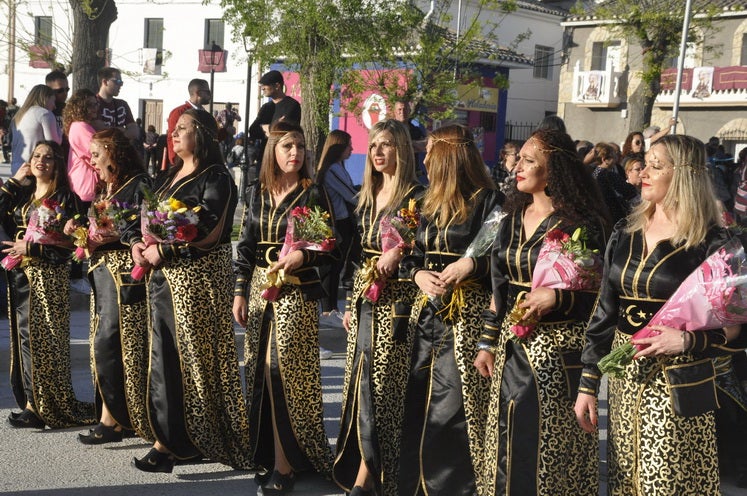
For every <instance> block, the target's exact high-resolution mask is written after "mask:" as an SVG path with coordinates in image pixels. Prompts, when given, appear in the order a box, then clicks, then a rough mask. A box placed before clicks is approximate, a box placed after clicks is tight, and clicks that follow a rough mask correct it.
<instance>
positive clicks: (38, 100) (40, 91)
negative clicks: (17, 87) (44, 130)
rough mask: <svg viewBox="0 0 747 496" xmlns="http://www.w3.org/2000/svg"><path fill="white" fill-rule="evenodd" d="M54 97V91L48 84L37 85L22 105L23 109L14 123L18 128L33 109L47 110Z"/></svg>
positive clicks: (14, 119)
mask: <svg viewBox="0 0 747 496" xmlns="http://www.w3.org/2000/svg"><path fill="white" fill-rule="evenodd" d="M52 96H54V90H53V89H52V88H50V87H49V86H47V85H46V84H37V85H36V86H34V87H33V88H31V91H30V92H29V95H28V96H27V97H26V100H25V101H24V102H23V105H21V108H20V109H18V112H17V113H16V115H15V117H13V122H14V123H15V124H16V127H18V126H19V125H20V124H21V119H23V116H24V115H25V114H26V112H27V111H28V109H30V108H31V107H41V108H47V100H49V98H50V97H52Z"/></svg>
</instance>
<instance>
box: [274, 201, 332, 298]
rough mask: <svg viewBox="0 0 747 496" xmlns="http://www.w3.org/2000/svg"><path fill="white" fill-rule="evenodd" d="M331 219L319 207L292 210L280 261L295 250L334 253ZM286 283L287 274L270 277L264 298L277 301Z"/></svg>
mask: <svg viewBox="0 0 747 496" xmlns="http://www.w3.org/2000/svg"><path fill="white" fill-rule="evenodd" d="M329 218H330V216H329V213H328V212H326V211H324V210H322V209H321V208H320V207H319V206H318V205H317V206H314V208H309V207H306V206H303V207H296V208H294V209H293V210H291V213H290V215H288V227H287V228H286V229H285V239H284V240H283V247H282V248H281V249H280V253H279V254H278V260H279V259H281V258H283V257H284V256H286V255H287V254H288V253H290V252H292V251H294V250H301V249H304V250H313V251H321V252H329V251H332V250H333V249H334V248H335V241H336V239H335V236H334V232H333V231H332V227H331V226H330V225H329ZM289 277H290V276H289ZM284 282H290V281H289V280H288V279H287V278H286V276H285V274H277V273H273V274H271V275H269V277H268V283H267V284H266V285H265V287H264V289H263V290H262V298H264V299H265V300H268V301H275V300H277V298H278V296H280V288H281V287H282V285H283V283H284Z"/></svg>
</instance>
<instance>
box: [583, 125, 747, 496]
mask: <svg viewBox="0 0 747 496" xmlns="http://www.w3.org/2000/svg"><path fill="white" fill-rule="evenodd" d="M705 164H706V155H705V147H704V145H703V143H701V142H700V141H699V140H697V139H695V138H692V137H690V136H683V135H669V136H665V137H663V138H660V139H659V140H657V141H655V142H654V143H653V145H652V146H651V148H650V149H649V151H648V152H647V153H646V162H645V168H644V169H643V170H642V171H641V173H640V175H641V179H642V188H641V203H640V205H638V206H637V207H636V208H635V209H634V210H633V212H632V213H631V214H630V215H629V216H628V217H627V218H626V219H623V220H622V221H620V222H619V223H618V225H617V226H616V229H615V231H614V232H613V234H612V237H611V239H610V242H609V244H608V245H607V251H606V255H605V263H604V275H603V279H602V285H601V287H602V290H601V293H600V297H599V300H598V303H597V306H596V309H595V312H594V314H593V317H592V319H591V321H590V324H589V326H588V329H587V331H586V339H587V344H586V347H585V349H584V353H583V356H582V362H583V364H584V369H583V373H582V377H581V385H580V387H579V394H578V397H577V400H576V406H575V412H576V417H577V420H578V423H579V424H580V425H581V427H582V428H583V429H584V430H585V431H587V432H590V433H591V432H595V431H596V427H597V399H596V395H597V393H598V388H599V382H600V380H601V374H600V372H599V369H598V368H597V364H598V363H599V360H600V359H601V358H602V357H604V356H605V355H606V354H607V353H609V351H610V349H611V348H612V347H614V346H619V345H621V344H623V343H625V342H628V341H629V340H630V336H631V335H632V334H634V333H635V332H637V331H638V330H639V329H641V328H642V327H644V326H646V324H647V323H648V321H649V320H650V319H651V318H652V316H653V315H654V314H655V313H656V312H657V310H658V309H659V308H660V307H661V306H662V305H663V304H664V302H665V301H666V300H667V299H668V298H669V297H670V296H671V295H672V293H674V291H675V290H676V289H677V288H678V287H679V285H680V283H681V282H682V281H683V280H684V279H685V278H686V277H687V276H688V275H689V274H690V273H691V272H692V271H693V270H695V269H696V268H697V267H698V266H699V265H700V264H701V263H702V262H703V261H704V260H705V259H706V258H707V257H708V256H709V255H710V254H711V253H712V252H714V251H715V250H716V249H718V248H719V247H720V246H722V245H723V244H724V243H725V241H726V240H727V236H728V233H727V231H726V230H725V229H723V228H722V227H720V226H719V219H720V216H721V215H720V209H719V206H718V204H717V202H716V199H715V198H714V195H713V191H712V188H711V185H710V180H709V179H708V171H707V169H706V165H705ZM652 328H653V329H655V330H657V331H659V334H658V335H655V336H652V337H648V338H644V339H637V340H636V341H634V342H633V344H640V345H648V347H646V348H645V349H643V350H642V351H639V352H638V353H637V354H636V357H635V358H636V359H635V360H633V361H632V362H631V363H630V364H628V365H626V366H625V368H624V370H623V371H622V376H621V377H619V378H618V377H610V378H609V386H608V387H609V389H608V394H609V398H608V405H609V417H608V419H609V427H608V455H607V463H608V473H609V475H608V482H607V484H608V491H609V494H610V495H611V496H618V495H619V496H622V495H626V496H629V495H648V494H677V495H679V496H686V495H693V496H695V495H698V496H705V495H713V496H715V495H718V494H719V469H718V457H717V452H716V436H715V434H716V431H715V426H714V414H713V411H709V410H712V409H715V408H716V407H717V405H716V399H715V386H713V387H712V388H704V389H701V390H700V391H701V392H702V391H703V390H706V391H707V390H708V389H711V393H712V394H710V397H709V395H697V394H694V393H695V390H694V389H692V388H687V387H685V388H672V387H670V386H669V381H670V380H673V378H674V375H677V374H683V373H684V374H690V375H692V376H693V377H691V379H690V380H689V381H688V382H696V383H701V384H702V383H707V382H709V381H710V382H711V384H712V381H713V365H712V363H711V360H710V359H709V358H708V357H709V356H713V355H716V354H720V353H728V352H729V351H730V350H729V347H730V346H733V345H734V344H735V343H736V341H735V342H734V343H731V344H730V343H729V342H730V341H732V340H734V339H736V338H737V337H738V336H740V328H739V327H728V328H723V329H713V330H708V331H700V332H697V333H690V332H684V331H680V330H678V329H674V328H671V327H666V326H652ZM741 340H742V339H741V336H740V341H741ZM672 374H674V375H672ZM675 389H677V390H676V391H675ZM680 393H681V394H683V395H684V396H685V398H684V402H683V403H678V402H677V401H676V400H677V398H678V397H679V395H680ZM675 403H678V404H677V405H675ZM675 406H676V408H675ZM693 406H696V407H698V408H696V409H692V408H690V407H693ZM681 407H682V408H681ZM696 410H697V411H696Z"/></svg>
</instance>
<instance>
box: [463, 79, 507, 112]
mask: <svg viewBox="0 0 747 496" xmlns="http://www.w3.org/2000/svg"><path fill="white" fill-rule="evenodd" d="M457 96H458V99H457V104H456V106H457V108H463V109H465V110H476V111H478V112H495V111H496V110H498V88H487V87H485V86H467V85H461V86H459V87H458V88H457Z"/></svg>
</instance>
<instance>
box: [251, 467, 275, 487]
mask: <svg viewBox="0 0 747 496" xmlns="http://www.w3.org/2000/svg"><path fill="white" fill-rule="evenodd" d="M270 477H272V472H270V471H269V470H265V471H264V472H257V473H256V474H254V482H255V484H257V487H262V486H264V485H265V484H267V483H268V482H269V481H270Z"/></svg>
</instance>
